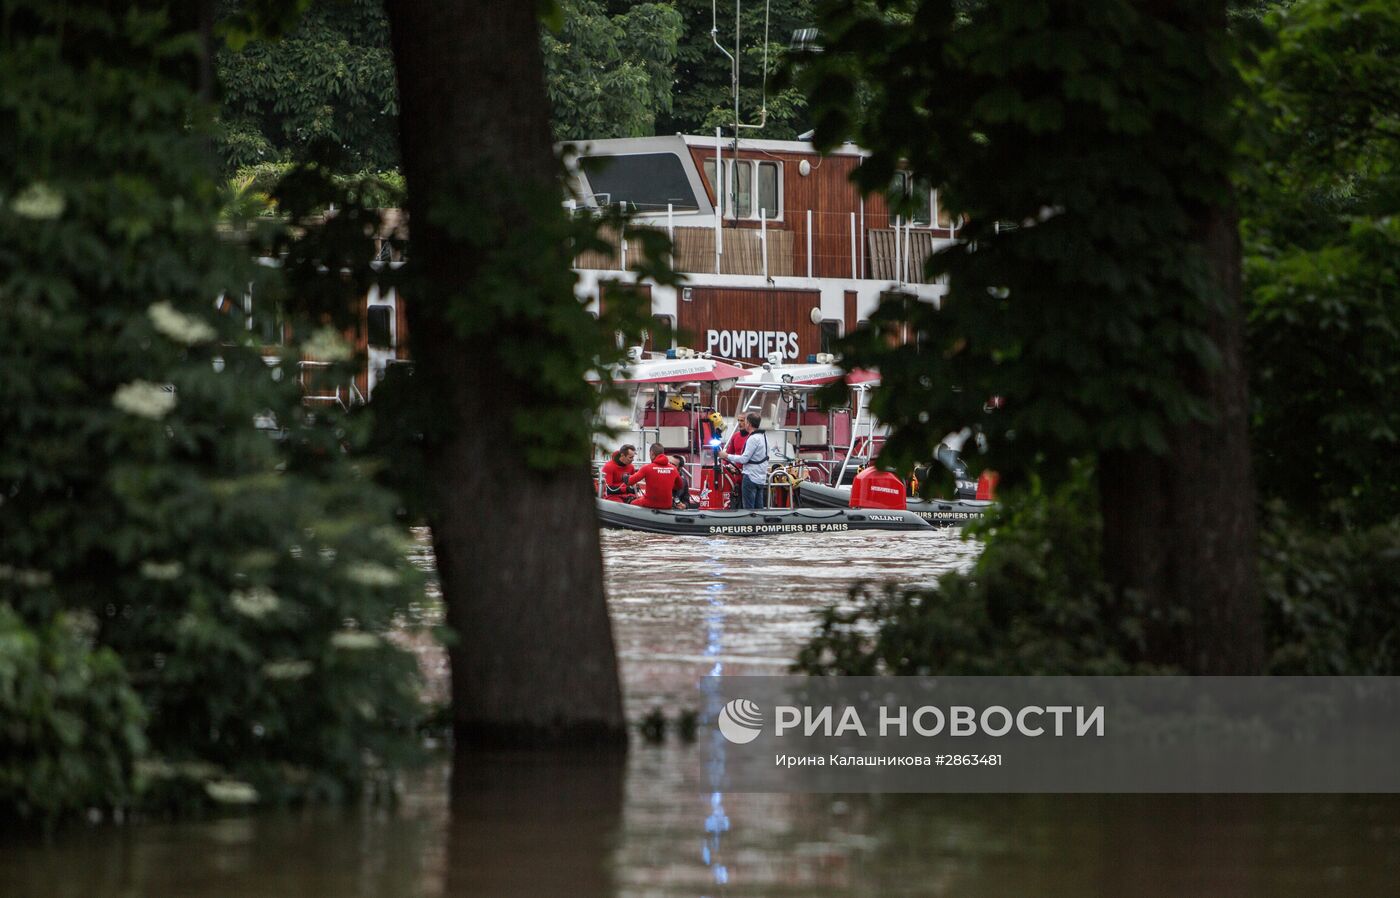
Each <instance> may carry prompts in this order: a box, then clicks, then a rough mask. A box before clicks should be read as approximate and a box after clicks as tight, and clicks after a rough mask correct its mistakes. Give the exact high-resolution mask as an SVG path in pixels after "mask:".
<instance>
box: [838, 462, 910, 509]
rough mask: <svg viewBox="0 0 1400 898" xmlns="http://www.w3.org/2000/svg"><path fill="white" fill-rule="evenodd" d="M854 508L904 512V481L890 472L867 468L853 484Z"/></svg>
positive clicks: (852, 502) (852, 500)
mask: <svg viewBox="0 0 1400 898" xmlns="http://www.w3.org/2000/svg"><path fill="white" fill-rule="evenodd" d="M851 507H852V508H891V509H898V510H901V511H902V510H904V509H906V508H908V507H909V506H908V504H907V503H906V502H905V501H904V481H902V480H900V479H899V478H898V477H896V476H895V475H893V474H891V473H889V472H888V471H877V470H875V469H874V468H866V469H864V470H863V471H861V472H860V473H859V474H857V475H856V479H855V481H854V482H853V483H852V484H851Z"/></svg>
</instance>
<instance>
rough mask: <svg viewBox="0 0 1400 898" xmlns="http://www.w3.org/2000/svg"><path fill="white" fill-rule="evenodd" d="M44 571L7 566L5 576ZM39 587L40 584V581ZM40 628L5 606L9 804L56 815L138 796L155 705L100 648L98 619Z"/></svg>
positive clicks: (2, 768)
mask: <svg viewBox="0 0 1400 898" xmlns="http://www.w3.org/2000/svg"><path fill="white" fill-rule="evenodd" d="M33 577H34V572H29V571H17V570H15V569H13V568H5V569H0V578H4V579H6V580H19V581H21V582H23V581H25V580H32V578H33ZM35 585H37V584H35ZM82 620H83V619H82V618H79V617H77V616H75V615H69V614H63V615H59V616H57V617H55V618H54V619H52V620H50V621H49V622H47V623H46V624H43V625H41V626H39V627H30V626H27V625H26V624H25V622H24V621H22V620H21V619H20V617H19V615H18V614H16V613H15V612H14V610H13V609H11V608H10V607H9V606H8V605H6V604H3V603H0V758H4V759H5V760H4V763H3V764H0V808H4V809H8V810H10V811H12V812H15V813H17V814H18V815H19V816H20V817H50V816H54V815H56V814H58V813H60V812H62V811H66V810H68V809H70V808H75V807H87V806H92V805H96V806H103V807H122V806H125V805H127V804H128V803H129V802H130V801H131V797H132V796H131V780H132V767H133V762H134V761H135V759H136V758H137V757H139V756H140V755H141V754H142V753H143V752H144V750H145V747H146V739H145V734H144V724H145V720H146V713H145V709H144V708H143V707H142V704H141V700H140V699H139V698H138V697H137V695H136V693H135V692H134V691H133V690H132V688H131V684H130V683H129V682H128V679H127V673H126V670H125V668H123V666H122V662H121V659H120V658H118V657H117V655H116V653H114V652H113V651H112V650H111V649H106V648H97V649H95V648H94V647H93V646H92V642H91V634H90V632H84V630H85V629H86V630H91V626H90V625H91V621H92V619H91V617H90V616H89V617H88V618H87V619H86V620H87V622H88V626H86V627H85V626H84V625H82V623H81V621H82Z"/></svg>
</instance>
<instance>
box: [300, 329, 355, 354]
mask: <svg viewBox="0 0 1400 898" xmlns="http://www.w3.org/2000/svg"><path fill="white" fill-rule="evenodd" d="M301 353H302V355H304V356H306V357H307V358H309V359H315V360H316V361H318V362H348V361H350V360H351V359H352V358H354V357H355V350H354V348H352V347H351V346H350V344H349V343H347V342H346V341H345V338H344V337H343V336H341V335H340V333H339V332H338V331H337V330H336V329H335V328H333V327H323V328H320V329H319V330H317V331H316V332H315V333H313V334H312V335H311V338H310V339H308V340H307V341H306V342H305V343H303V344H301Z"/></svg>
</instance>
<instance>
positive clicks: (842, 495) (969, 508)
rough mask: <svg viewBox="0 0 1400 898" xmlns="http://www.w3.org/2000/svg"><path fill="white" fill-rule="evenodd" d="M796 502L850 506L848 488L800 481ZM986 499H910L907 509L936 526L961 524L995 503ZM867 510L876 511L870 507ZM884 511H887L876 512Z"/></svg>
mask: <svg viewBox="0 0 1400 898" xmlns="http://www.w3.org/2000/svg"><path fill="white" fill-rule="evenodd" d="M797 494H798V504H799V505H800V506H802V507H803V508H810V509H818V508H845V509H848V510H849V509H850V504H851V488H850V487H848V486H827V485H825V484H821V483H807V482H805V481H804V482H802V483H800V484H798V485H797ZM995 504H996V503H995V502H989V501H987V500H985V499H910V500H909V511H910V512H911V513H913V514H916V515H918V516H919V517H921V518H923V519H924V520H925V521H928V522H929V523H930V524H932V525H933V526H935V527H961V526H962V525H964V524H966V523H967V522H969V521H975V520H977V519H978V518H980V517H982V515H983V514H985V513H986V511H987V509H989V508H991V507H992V506H993V505H995ZM866 513H868V514H869V513H876V512H875V511H874V509H871V510H870V511H869V512H866ZM879 513H880V514H885V513H887V512H879Z"/></svg>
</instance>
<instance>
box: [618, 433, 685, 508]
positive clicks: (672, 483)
mask: <svg viewBox="0 0 1400 898" xmlns="http://www.w3.org/2000/svg"><path fill="white" fill-rule="evenodd" d="M679 476H680V470H679V469H677V468H676V466H675V465H674V464H672V463H671V460H670V459H669V458H667V457H666V450H665V449H663V448H662V446H661V444H660V443H652V444H651V461H649V462H647V463H646V464H644V465H642V467H641V470H639V471H637V473H635V474H633V475H632V476H631V477H629V478H628V480H627V483H628V484H629V485H631V486H636V485H637V484H638V483H645V484H646V491H645V492H644V493H643V494H642V497H641V498H640V499H638V500H637V501H636V502H635V503H633V504H635V505H638V506H640V507H642V508H662V509H666V510H668V511H669V510H670V509H671V507H672V502H673V501H674V500H673V499H672V498H671V494H672V493H674V492H675V489H676V478H677V477H679Z"/></svg>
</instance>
